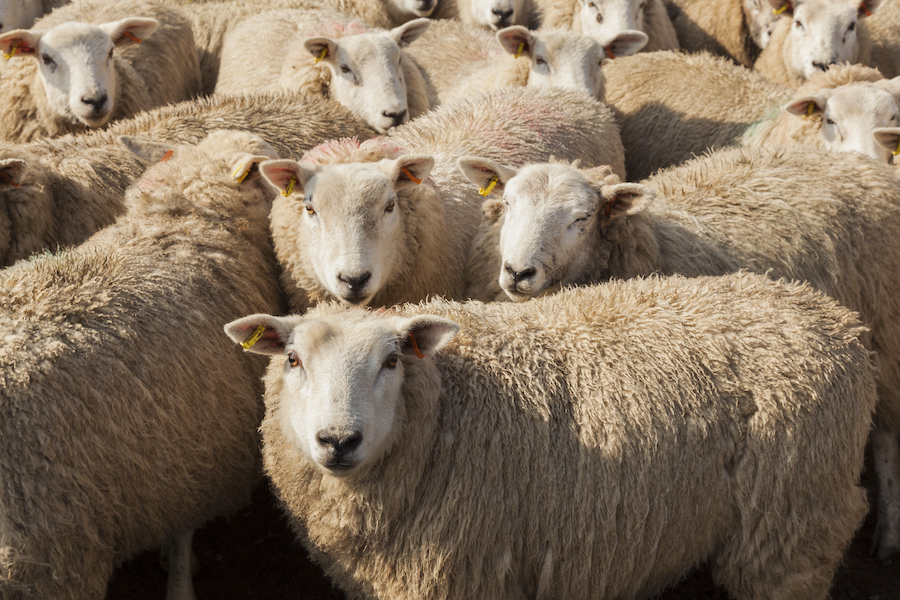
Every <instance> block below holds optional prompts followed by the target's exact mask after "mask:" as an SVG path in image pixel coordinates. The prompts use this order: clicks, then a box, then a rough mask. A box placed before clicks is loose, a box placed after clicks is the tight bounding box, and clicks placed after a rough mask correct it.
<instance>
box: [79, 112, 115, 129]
mask: <svg viewBox="0 0 900 600" xmlns="http://www.w3.org/2000/svg"><path fill="white" fill-rule="evenodd" d="M107 121H109V112H108V111H104V112H102V113H91V114H90V115H82V116H81V122H82V123H84V124H85V125H87V126H88V127H102V126H104V125H106V122H107Z"/></svg>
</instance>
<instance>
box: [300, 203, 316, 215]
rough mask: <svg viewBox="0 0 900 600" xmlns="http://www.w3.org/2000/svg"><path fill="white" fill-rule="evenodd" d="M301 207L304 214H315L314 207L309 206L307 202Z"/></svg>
mask: <svg viewBox="0 0 900 600" xmlns="http://www.w3.org/2000/svg"><path fill="white" fill-rule="evenodd" d="M303 208H305V209H306V214H308V215H309V216H313V215H315V214H316V209H314V208H313V207H312V206H310V205H309V204H307V205H306V206H304V207H303Z"/></svg>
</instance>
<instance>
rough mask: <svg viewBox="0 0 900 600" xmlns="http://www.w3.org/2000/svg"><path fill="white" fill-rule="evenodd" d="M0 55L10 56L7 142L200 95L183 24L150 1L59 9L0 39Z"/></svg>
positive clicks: (5, 80) (4, 120) (4, 91)
mask: <svg viewBox="0 0 900 600" xmlns="http://www.w3.org/2000/svg"><path fill="white" fill-rule="evenodd" d="M76 19H80V20H81V21H78V22H76ZM82 21H83V22H82ZM151 34H153V35H152V36H151ZM0 50H2V51H3V53H4V54H6V55H7V56H9V57H11V58H10V60H9V64H8V65H7V68H6V70H5V72H4V73H3V77H2V79H0V95H2V96H3V97H4V98H5V99H6V103H5V106H4V109H3V110H2V111H0V137H2V138H3V139H6V140H9V141H13V142H26V141H30V140H32V139H34V138H36V137H39V136H56V135H61V134H63V133H66V132H79V131H84V130H85V129H88V128H97V127H102V126H104V125H106V124H107V123H109V122H110V121H111V120H116V119H122V118H127V117H130V116H133V115H135V114H137V113H138V112H140V111H141V110H146V109H149V108H153V107H155V106H159V105H162V104H167V103H170V102H178V101H181V100H187V99H189V98H191V97H193V96H195V95H196V94H198V93H199V92H200V71H199V66H198V63H197V53H196V49H195V47H194V41H193V35H192V33H191V28H190V24H189V23H188V21H187V20H186V19H185V18H183V17H182V16H181V15H180V14H179V13H178V11H177V9H174V8H169V7H165V6H160V5H157V4H153V3H149V2H142V1H137V0H134V1H129V2H117V3H110V2H104V1H103V0H96V1H87V2H82V3H79V4H77V5H69V6H64V7H63V8H61V9H59V10H56V11H54V12H53V13H51V14H50V15H48V16H46V17H44V18H43V19H41V21H40V23H39V24H38V25H36V26H35V28H34V29H33V30H15V31H10V32H8V33H5V34H3V35H0Z"/></svg>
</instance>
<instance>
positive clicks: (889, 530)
mask: <svg viewBox="0 0 900 600" xmlns="http://www.w3.org/2000/svg"><path fill="white" fill-rule="evenodd" d="M872 455H873V457H874V460H875V476H876V477H877V480H878V521H877V524H876V525H875V535H874V536H872V548H871V553H872V554H874V555H875V558H876V559H878V560H885V559H887V558H888V557H889V556H891V555H892V554H894V553H895V552H897V551H898V550H900V441H898V439H897V433H896V432H893V431H885V430H882V429H876V430H875V433H873V434H872Z"/></svg>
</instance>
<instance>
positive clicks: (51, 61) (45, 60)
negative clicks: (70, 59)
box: [41, 54, 56, 66]
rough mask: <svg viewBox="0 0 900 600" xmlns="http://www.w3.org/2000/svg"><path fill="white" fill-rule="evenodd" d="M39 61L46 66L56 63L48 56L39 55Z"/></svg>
mask: <svg viewBox="0 0 900 600" xmlns="http://www.w3.org/2000/svg"><path fill="white" fill-rule="evenodd" d="M41 60H42V61H44V64H45V65H47V66H51V65H55V64H56V61H54V60H53V59H52V58H50V56H48V55H47V54H41Z"/></svg>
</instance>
